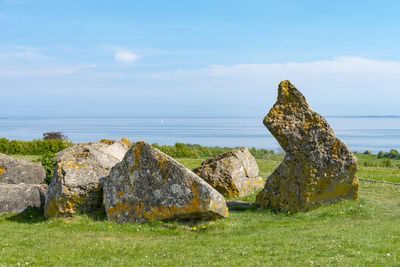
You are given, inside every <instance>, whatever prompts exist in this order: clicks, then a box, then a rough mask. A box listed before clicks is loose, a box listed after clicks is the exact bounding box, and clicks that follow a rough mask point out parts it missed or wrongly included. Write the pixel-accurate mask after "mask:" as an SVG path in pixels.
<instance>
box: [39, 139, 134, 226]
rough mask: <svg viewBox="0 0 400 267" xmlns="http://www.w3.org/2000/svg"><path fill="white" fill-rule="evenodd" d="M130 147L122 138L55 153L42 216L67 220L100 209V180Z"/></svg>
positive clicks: (76, 146)
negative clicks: (54, 166) (60, 217)
mask: <svg viewBox="0 0 400 267" xmlns="http://www.w3.org/2000/svg"><path fill="white" fill-rule="evenodd" d="M131 145H132V143H131V142H130V141H129V140H127V139H125V138H123V139H121V140H120V141H110V140H101V141H100V142H98V143H88V144H79V145H75V146H72V147H70V148H67V149H65V150H63V151H61V152H59V153H58V154H57V165H56V168H55V171H54V176H53V179H52V181H51V184H50V185H49V189H48V190H47V194H46V203H45V209H44V214H45V216H46V217H47V218H48V217H54V216H69V215H71V214H73V213H76V212H81V213H82V212H90V211H93V210H96V209H98V208H100V207H101V205H102V201H103V194H102V190H101V185H100V179H101V178H104V177H106V176H107V175H108V173H109V171H110V169H111V168H112V167H113V166H114V165H115V164H117V163H118V162H120V161H121V160H122V158H123V157H124V155H125V153H126V151H128V149H129V147H130V146H131Z"/></svg>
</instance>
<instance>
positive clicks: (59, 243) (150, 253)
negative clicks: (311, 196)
mask: <svg viewBox="0 0 400 267" xmlns="http://www.w3.org/2000/svg"><path fill="white" fill-rule="evenodd" d="M360 192H361V196H360V200H359V201H343V202H340V203H336V204H332V205H328V206H324V207H320V208H318V209H315V210H313V211H311V212H308V213H296V214H290V215H288V214H275V213H272V212H270V211H268V210H257V209H255V208H250V209H248V210H245V211H244V212H241V213H233V212H232V213H230V216H229V218H227V219H223V220H217V221H215V222H186V223H178V222H155V223H150V224H142V225H130V224H128V225H118V224H115V223H110V222H108V221H106V220H105V218H104V214H98V216H97V217H88V216H86V215H80V216H74V217H72V218H56V219H51V220H47V221H45V220H44V219H43V217H42V216H41V215H40V213H37V212H31V213H27V214H24V215H4V214H3V215H0V233H1V235H0V266H3V265H4V266H9V265H10V266H11V265H13V266H15V265H17V263H19V264H20V265H36V266H40V265H46V266H48V265H57V266H60V265H64V266H71V265H86V266H93V265H101V266H110V265H112V266H116V265H128V266H144V265H146V266H147V265H151V266H260V265H261V266H262V265H267V266H277V265H278V266H288V265H295V266H310V265H321V266H325V265H340V266H367V265H375V266H377V265H379V266H382V265H396V264H399V263H400V246H399V242H400V227H399V225H400V187H398V186H393V185H386V184H373V183H368V182H361V189H360ZM203 225H204V226H205V228H204V229H203ZM193 227H196V230H193Z"/></svg>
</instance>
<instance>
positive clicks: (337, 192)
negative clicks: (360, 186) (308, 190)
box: [310, 183, 352, 202]
mask: <svg viewBox="0 0 400 267" xmlns="http://www.w3.org/2000/svg"><path fill="white" fill-rule="evenodd" d="M351 189H352V186H351V185H349V184H344V183H334V184H333V185H332V186H331V187H330V188H328V189H327V190H326V191H325V192H323V193H322V194H318V195H314V196H311V197H310V201H312V202H315V201H317V202H320V201H325V200H331V199H335V198H340V197H345V196H346V195H347V194H348V193H349V191H350V190H351Z"/></svg>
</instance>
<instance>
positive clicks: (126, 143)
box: [121, 137, 133, 147]
mask: <svg viewBox="0 0 400 267" xmlns="http://www.w3.org/2000/svg"><path fill="white" fill-rule="evenodd" d="M121 140H122V142H124V143H125V145H127V146H128V147H131V146H132V145H133V143H132V141H130V140H129V139H127V138H125V137H123V138H122V139H121Z"/></svg>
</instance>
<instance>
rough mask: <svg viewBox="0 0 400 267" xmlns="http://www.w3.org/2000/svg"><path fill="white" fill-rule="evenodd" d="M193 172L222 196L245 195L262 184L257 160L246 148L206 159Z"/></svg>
mask: <svg viewBox="0 0 400 267" xmlns="http://www.w3.org/2000/svg"><path fill="white" fill-rule="evenodd" d="M193 172H194V173H196V174H197V175H198V176H200V177H201V178H203V180H204V181H206V182H207V183H209V184H210V185H211V186H212V187H214V188H215V189H216V190H217V191H218V192H220V193H221V194H223V195H224V196H230V197H231V196H245V195H247V194H249V193H252V192H254V191H255V190H257V189H260V188H262V187H263V185H264V182H263V180H262V178H261V177H259V176H258V166H257V162H256V160H255V159H254V157H253V155H251V153H250V151H249V149H247V148H240V149H233V150H232V151H229V152H226V153H223V154H221V155H218V156H216V157H213V158H210V159H207V160H205V161H203V163H202V164H201V166H200V167H198V168H196V169H194V170H193Z"/></svg>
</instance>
